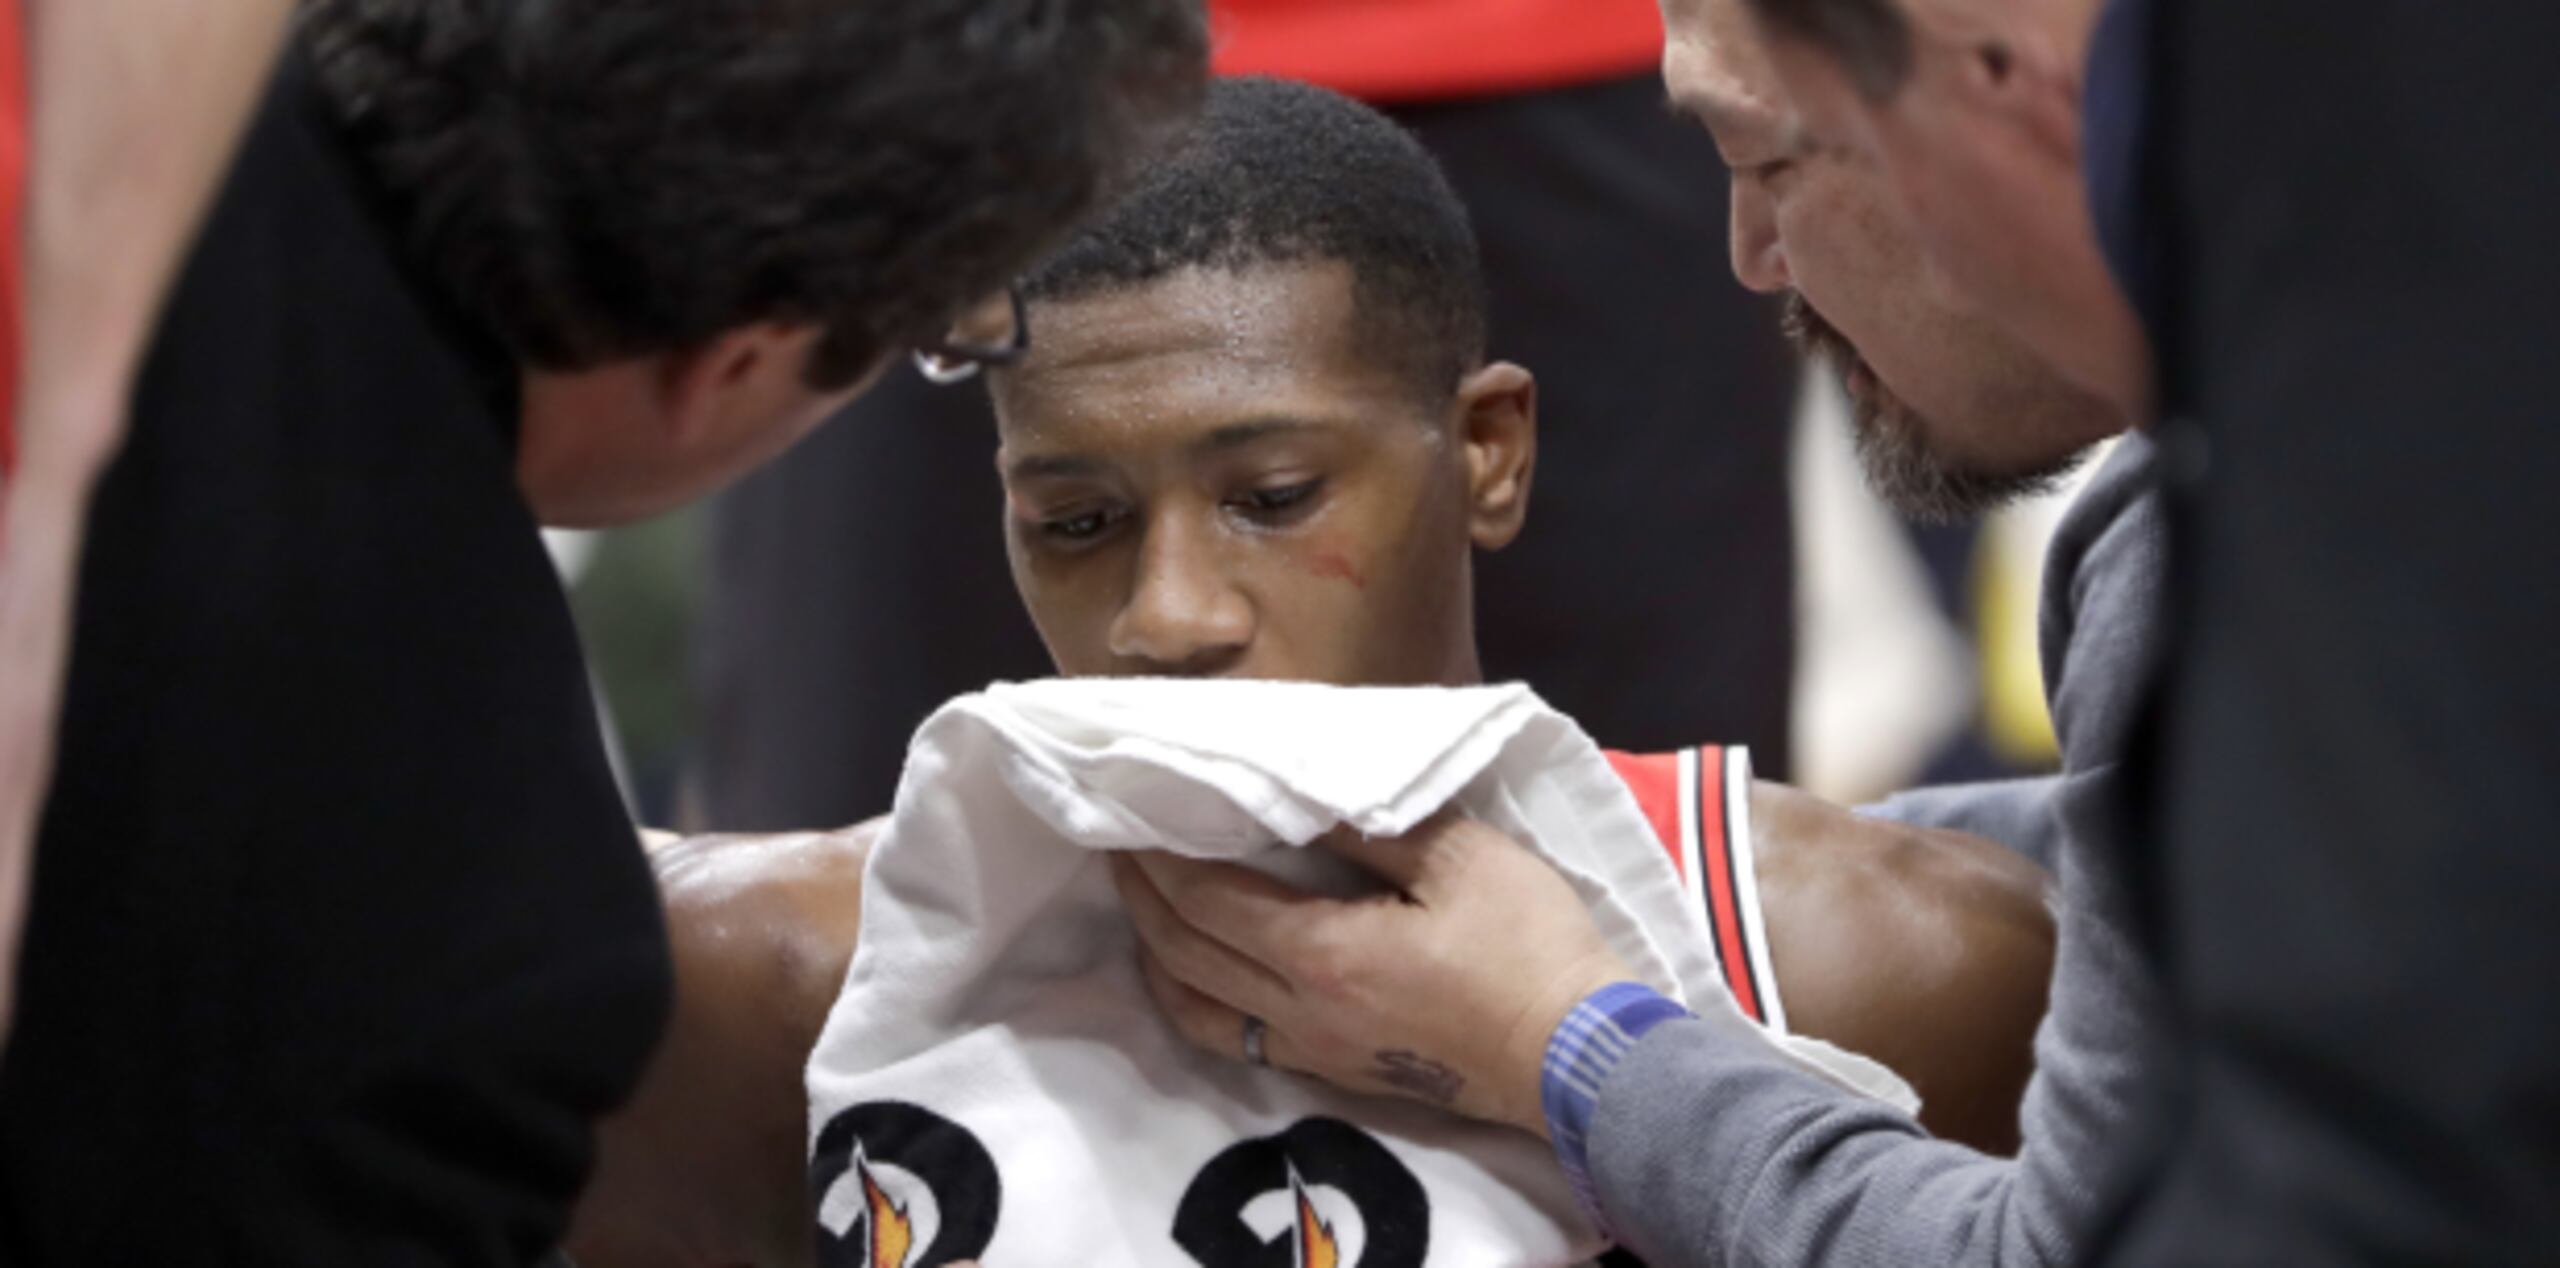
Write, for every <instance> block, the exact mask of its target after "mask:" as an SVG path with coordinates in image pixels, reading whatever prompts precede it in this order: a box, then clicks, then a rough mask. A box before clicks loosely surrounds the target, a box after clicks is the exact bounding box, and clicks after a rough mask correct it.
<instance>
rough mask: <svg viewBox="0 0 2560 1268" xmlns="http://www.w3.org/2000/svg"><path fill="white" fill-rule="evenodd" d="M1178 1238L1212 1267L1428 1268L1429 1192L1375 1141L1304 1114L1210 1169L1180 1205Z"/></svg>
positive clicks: (1235, 1147) (1221, 1156)
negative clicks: (1276, 1205)
mask: <svg viewBox="0 0 2560 1268" xmlns="http://www.w3.org/2000/svg"><path fill="white" fill-rule="evenodd" d="M1274 1197H1277V1198H1279V1199H1282V1201H1283V1203H1284V1205H1282V1207H1281V1209H1280V1210H1279V1211H1273V1210H1272V1209H1271V1207H1272V1199H1273V1198H1274ZM1257 1212H1258V1213H1257ZM1328 1212H1330V1213H1331V1214H1330V1217H1328V1215H1327V1213H1328ZM1275 1215H1276V1216H1278V1218H1277V1219H1275V1218H1273V1217H1274V1216H1275ZM1173 1242H1174V1244H1175V1245H1177V1246H1180V1247H1181V1248H1182V1250H1183V1252H1184V1253H1185V1254H1188V1255H1189V1256H1190V1257H1191V1259H1192V1261H1193V1262H1194V1263H1198V1264H1201V1265H1204V1268H1422V1264H1423V1262H1424V1261H1425V1260H1427V1259H1428V1258H1430V1254H1431V1198H1430V1195H1429V1194H1428V1193H1426V1192H1424V1190H1423V1188H1422V1182H1421V1181H1420V1180H1418V1179H1416V1178H1415V1177H1414V1174H1413V1172H1412V1171H1411V1170H1410V1169H1408V1168H1407V1167H1406V1166H1405V1165H1404V1163H1403V1162H1402V1161H1400V1160H1398V1159H1397V1157H1396V1156H1395V1153H1394V1152H1393V1151H1392V1150H1389V1149H1388V1148H1387V1147H1386V1145H1385V1143H1384V1142H1381V1141H1380V1140H1379V1139H1378V1138H1377V1137H1375V1136H1372V1135H1370V1134H1369V1133H1367V1132H1365V1131H1362V1130H1360V1129H1359V1128H1357V1127H1354V1126H1352V1125H1351V1124H1349V1123H1346V1122H1343V1121H1342V1120H1341V1119H1338V1118H1323V1117H1316V1118H1302V1119H1299V1120H1298V1121H1297V1122H1296V1123H1293V1124H1291V1125H1290V1127H1289V1128H1288V1130H1286V1131H1282V1132H1277V1133H1274V1134H1272V1135H1269V1136H1257V1137H1254V1138H1252V1139H1250V1140H1241V1141H1238V1142H1236V1143H1235V1144H1232V1145H1229V1146H1228V1147H1226V1148H1225V1149H1223V1150H1220V1151H1219V1152H1218V1154H1217V1156H1216V1157H1213V1158H1211V1159H1210V1160H1209V1161H1208V1163H1207V1164H1206V1165H1204V1166H1202V1167H1201V1168H1200V1171H1199V1173H1198V1174H1196V1175H1194V1176H1192V1177H1191V1184H1190V1187H1189V1188H1187V1189H1185V1190H1184V1191H1183V1194H1182V1201H1181V1203H1180V1204H1179V1205H1178V1206H1177V1207H1176V1209H1175V1211H1174V1215H1173Z"/></svg>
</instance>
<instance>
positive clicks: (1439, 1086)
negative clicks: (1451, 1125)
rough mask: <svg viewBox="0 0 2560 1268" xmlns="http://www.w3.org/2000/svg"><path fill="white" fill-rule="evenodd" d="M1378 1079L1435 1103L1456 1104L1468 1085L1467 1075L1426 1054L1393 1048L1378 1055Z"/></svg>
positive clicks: (1443, 1104)
mask: <svg viewBox="0 0 2560 1268" xmlns="http://www.w3.org/2000/svg"><path fill="white" fill-rule="evenodd" d="M1377 1062H1378V1068H1377V1070H1376V1074H1377V1077H1378V1081H1379V1082H1381V1083H1384V1084H1386V1085H1387V1086H1388V1087H1391V1088H1396V1089H1398V1090H1400V1091H1405V1092H1410V1093H1412V1094H1414V1095H1415V1096H1419V1097H1421V1098H1422V1099H1424V1100H1426V1101H1429V1102H1431V1103H1432V1104H1434V1105H1442V1106H1446V1105H1454V1104H1456V1103H1457V1101H1458V1093H1459V1092H1460V1091H1461V1090H1463V1089H1464V1088H1465V1087H1466V1086H1467V1079H1466V1076H1465V1075H1462V1074H1460V1073H1458V1072H1457V1071H1455V1070H1452V1069H1450V1068H1449V1067H1447V1066H1445V1065H1442V1064H1440V1063H1439V1062H1437V1061H1434V1060H1432V1059H1431V1058H1429V1057H1426V1056H1424V1055H1422V1054H1421V1053H1419V1052H1407V1051H1405V1050H1404V1049H1402V1048H1391V1049H1388V1050H1387V1051H1385V1052H1381V1053H1379V1054H1378V1056H1377Z"/></svg>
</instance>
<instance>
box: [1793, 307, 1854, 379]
mask: <svg viewBox="0 0 2560 1268" xmlns="http://www.w3.org/2000/svg"><path fill="white" fill-rule="evenodd" d="M1780 304H1781V307H1780V310H1779V313H1778V333H1780V334H1782V335H1785V336H1786V339H1787V342H1788V343H1791V344H1794V345H1795V349H1796V351H1798V352H1800V353H1803V354H1805V355H1806V356H1812V357H1820V358H1822V359H1824V360H1826V361H1829V362H1830V363H1831V364H1832V366H1833V368H1835V369H1837V370H1839V371H1840V372H1842V373H1844V374H1845V373H1847V372H1848V371H1849V369H1850V367H1852V366H1855V365H1860V364H1862V363H1863V361H1864V358H1861V357H1860V356H1859V355H1858V349H1857V348H1856V347H1855V346H1854V345H1852V344H1851V343H1850V342H1849V338H1848V336H1846V335H1843V334H1841V333H1840V329H1839V327H1837V326H1834V325H1832V324H1831V323H1830V322H1828V321H1826V320H1824V319H1823V316H1822V314H1821V313H1818V312H1815V311H1814V308H1813V305H1812V304H1811V303H1809V302H1807V301H1806V299H1805V297H1804V292H1802V291H1795V290H1791V291H1788V292H1787V293H1786V298H1785V299H1783V300H1782V301H1780Z"/></svg>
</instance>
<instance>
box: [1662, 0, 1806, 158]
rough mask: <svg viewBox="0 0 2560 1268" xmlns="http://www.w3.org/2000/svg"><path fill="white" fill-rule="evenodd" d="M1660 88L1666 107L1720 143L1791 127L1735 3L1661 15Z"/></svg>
mask: <svg viewBox="0 0 2560 1268" xmlns="http://www.w3.org/2000/svg"><path fill="white" fill-rule="evenodd" d="M1664 29H1665V37H1666V38H1665V41H1664V45H1663V65H1662V70H1663V83H1664V86H1665V88H1666V89H1667V90H1668V91H1669V93H1670V95H1671V101H1672V104H1673V105H1674V106H1677V107H1678V108H1679V109H1681V110H1682V111H1684V112H1686V113H1688V114H1690V115H1693V116H1695V117H1696V118H1697V119H1698V121H1699V122H1701V123H1704V124H1705V125H1707V127H1708V128H1709V129H1710V130H1712V131H1714V132H1715V133H1716V134H1717V136H1718V137H1719V138H1720V139H1731V137H1732V136H1735V135H1749V134H1757V133H1763V132H1782V131H1788V130H1792V129H1793V128H1794V126H1795V111H1794V109H1793V107H1792V106H1791V105H1790V103H1789V102H1788V101H1787V99H1786V95H1785V91H1784V89H1783V88H1782V87H1781V85H1780V83H1779V80H1778V75H1777V71H1776V69H1775V67H1773V66H1772V65H1771V64H1770V61H1769V56H1768V53H1767V51H1766V50H1765V48H1764V47H1763V46H1762V44H1761V43H1760V35H1759V32H1758V31H1757V30H1755V29H1754V28H1753V26H1752V23H1751V19H1750V15H1749V14H1747V13H1744V12H1743V11H1742V7H1741V4H1740V3H1739V0H1685V3H1677V4H1674V5H1672V6H1670V7H1669V8H1667V9H1666V11H1665V15H1664Z"/></svg>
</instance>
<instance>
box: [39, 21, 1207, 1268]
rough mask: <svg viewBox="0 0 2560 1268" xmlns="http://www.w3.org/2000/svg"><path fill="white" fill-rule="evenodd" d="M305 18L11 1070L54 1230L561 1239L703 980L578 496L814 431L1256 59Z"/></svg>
mask: <svg viewBox="0 0 2560 1268" xmlns="http://www.w3.org/2000/svg"><path fill="white" fill-rule="evenodd" d="M297 22H298V26H297V29H296V31H295V32H294V35H293V38H292V41H291V47H290V49H289V52H288V54H287V56H286V58H285V64H284V66H283V68H282V69H281V71H280V72H279V74H278V75H277V77H276V79H275V81H274V83H273V85H272V87H271V89H270V92H269V95H268V97H267V100H266V102H265V104H264V106H263V108H262V109H261V111H260V112H259V114H258V116H257V118H256V120H255V122H254V123H253V124H252V125H251V128H250V131H249V133H248V137H247V140H246V142H245V144H244V147H243V149H242V152H241V155H240V157H239V160H238V162H237V163H236V164H235V166H234V167H233V170H232V173H231V176H230V180H229V183H228V185H227V186H226V187H225V188H224V190H223V191H222V193H221V195H220V196H219V197H218V199H217V200H216V202H215V204H214V208H213V211H212V214H211V218H210V220H209V222H208V224H207V227H206V230H205V233H204V236H203V238H202V240H201V242H200V244H199V245H198V247H197V248H196V250H195V251H194V253H193V255H192V256H191V257H190V258H189V260H188V262H187V265H186V268H185V270H184V272H183V274H182V276H181V278H180V280H179V283H178V285H177V287H176V290H175V292H174V294H173V296H172V298H171V300H170V303H169V306H168V309H167V313H166V316H165V317H164V318H163V320H162V321H161V323H160V326H159V329H158V333H157V337H156V341H155V343H154V345H153V347H152V350H151V354H150V356H149V358H148V360H147V363H146V367H145V369H144V371H143V373H142V375H141V377H140V381H139V386H138V389H137V390H136V393H135V396H134V409H133V423H132V434H131V437H130V439H129V441H128V444H127V446H126V450H125V452H124V454H123V455H122V457H121V458H120V459H119V460H118V461H117V462H116V464H115V466H114V467H113V468H112V469H111V470H110V471H109V473H108V474H107V476H106V478H105V480H104V482H103V483H102V484H101V486H100V488H99V492H98V497H97V502H96V508H95V511H94V513H93V516H92V520H91V524H92V537H91V541H90V543H89V546H88V554H87V558H86V560H85V561H84V565H83V570H82V574H81V578H80V595H79V607H78V613H77V618H76V625H75V629H74V642H73V655H72V666H71V671H70V677H69V681H68V686H67V690H66V693H65V705H64V710H63V727H62V738H61V755H60V762H59V767H58V773H57V775H56V779H55V784H54V790H53V796H52V800H51V803H50V804H49V806H48V807H47V810H46V814H45V816H44V819H43V821H42V826H41V835H40V838H39V850H38V854H37V859H38V863H37V871H36V877H35V887H34V894H33V903H32V906H31V909H30V913H29V918H28V936H27V944H26V952H25V960H24V964H23V973H22V979H21V991H22V995H21V1002H20V1012H19V1016H18V1028H17V1033H16V1035H15V1036H14V1038H13V1041H12V1043H11V1046H10V1048H9V1050H8V1052H7V1054H6V1057H5V1064H4V1065H0V1261H5V1262H7V1263H9V1264H10V1265H12V1266H13V1268H16V1266H22V1265H23V1266H27V1268H42V1266H44V1265H54V1264H64V1265H71V1264H78V1265H89V1264H126V1263H132V1264H145V1263H147V1264H156V1265H182V1264H194V1263H211V1262H223V1263H255V1264H260V1265H298V1264H309V1265H330V1266H332V1268H335V1266H339V1265H351V1264H367V1265H370V1264H409V1263H437V1264H447V1265H466V1264H468V1265H481V1264H488V1265H514V1264H523V1263H527V1262H531V1261H533V1260H535V1259H536V1258H537V1257H539V1256H541V1255H544V1254H547V1253H549V1252H550V1250H551V1249H552V1247H553V1245H554V1244H555V1243H556V1241H557V1239H558V1238H559V1235H560V1233H561V1231H562V1229H563V1227H564V1225H565V1222H566V1219H567V1213H568V1205H569V1202H570V1200H571V1199H572V1197H573V1196H574V1195H575V1194H576V1192H577V1191H578V1189H579V1187H580V1186H581V1184H582V1183H583V1181H584V1179H585V1177H586V1173H587V1170H588V1168H589V1165H590V1159H591V1153H592V1134H593V1133H592V1123H593V1120H594V1119H595V1118H596V1117H597V1116H598V1115H600V1114H602V1113H603V1112H605V1111H606V1110H607V1109H609V1108H610V1107H612V1106H613V1105H614V1104H616V1103H617V1102H619V1101H620V1100H621V1099H622V1097H623V1096H624V1095H625V1094H626V1093H627V1092H628V1091H629V1089H630V1087H631V1086H632V1083H633V1081H634V1080H635V1079H636V1078H637V1076H638V1074H639V1071H640V1069H641V1068H642V1065H643V1063H644V1061H645V1059H646V1057H647V1055H648V1054H649V1052H650V1051H651V1049H652V1048H653V1046H654V1044H655V1042H656V1040H657V1037H658V1034H659V1031H660V1028H661V1026H662V1023H663V1020H664V1017H665V1013H666V1008H667V992H668V980H667V950H666V945H665V937H664V933H663V931H662V929H661V927H660V919H659V916H658V903H657V895H656V891H655V887H654V885H653V884H652V882H651V878H650V876H649V873H648V869H647V867H646V866H645V864H644V862H643V861H642V857H641V854H640V850H639V845H638V842H637V841H636V839H635V836H634V833H633V830H632V828H631V825H630V823H629V822H628V820H627V819H626V818H625V816H624V814H623V812H622V808H621V805H620V802H619V799H618V797H617V796H616V793H615V789H614V786H613V782H612V779H611V777H610V775H609V774H608V772H607V770H606V768H605V762H604V757H603V748H602V745H601V744H600V743H599V737H598V735H597V731H596V720H595V713H594V709H593V707H592V702H591V701H590V700H589V698H588V695H587V690H586V685H585V684H586V678H585V673H584V667H583V665H582V664H581V661H580V656H579V652H578V646H577V640H576V636H575V632H574V631H573V630H572V628H571V626H570V623H569V616H568V611H567V608H566V605H565V604H564V602H563V601H562V597H561V595H560V592H559V589H558V582H557V580H556V577H555V576H554V574H553V573H552V571H551V567H550V563H549V560H548V559H547V557H546V556H545V554H544V552H543V550H542V547H541V542H540V538H539V536H538V535H537V533H536V531H535V530H536V527H537V526H538V525H539V524H544V523H551V524H572V525H574V524H600V523H614V522H621V521H625V520H629V519H632V518H636V517H639V516H644V515H649V514H653V513H656V512H658V511H662V510H665V509H668V508H671V507H674V506H678V505H681V504H683V503H684V502H686V501H688V500H690V499H692V498H694V497H698V496H700V495H701V494H703V493H705V492H708V491H709V490H711V489H714V488H717V487H718V486H720V485H721V484H723V483H725V482H727V481H728V480H730V479H732V478H734V477H735V476H737V475H739V474H740V473H743V472H744V471H747V470H749V469H752V468H753V467H755V466H756V465H758V464H760V463H762V462H763V461H765V460H766V459H768V458H770V457H772V456H773V455H774V454H776V453H778V452H780V451H781V450H783V449H784V448H787V447H788V446H789V445H790V444H791V443H792V442H793V441H795V440H797V439H799V438H800V437H801V436H802V435H803V434H805V433H806V432H807V431H808V430H809V429H811V428H812V427H814V426H815V425H816V424H817V423H818V421H819V420H820V419H822V418H823V417H825V416H826V415H827V414H828V413H829V412H830V411H831V410H833V409H834V408H835V407H837V406H838V405H840V404H841V403H842V402H843V401H845V400H846V399H849V398H850V397H851V396H852V395H853V394H855V393H856V392H859V391H860V390H861V389H862V388H863V386H864V385H866V384H867V383H869V382H870V381H871V380H872V379H873V378H875V377H876V376H877V374H878V373H879V372H880V370H881V368H882V367H883V366H884V365H885V364H887V363H889V362H891V361H893V360H895V359H898V358H899V357H901V356H902V355H903V353H904V352H905V351H906V349H907V348H909V347H911V346H913V345H915V344H916V343H917V342H918V341H919V340H924V339H929V338H932V337H933V336H934V335H935V334H936V332H939V331H942V330H944V329H946V328H948V327H949V326H950V325H951V324H952V318H953V314H954V313H955V312H957V311H959V310H961V309H962V307H963V306H964V305H966V304H968V303H971V302H973V301H974V300H975V299H976V298H977V297H979V296H983V295H986V294H989V293H992V292H995V291H996V290H998V289H999V288H1000V287H1001V286H1002V284H1003V282H1004V279H1005V278H1007V277H1009V276H1011V275H1012V274H1013V273H1014V272H1015V271H1016V270H1017V269H1019V268H1020V267H1021V266H1022V265H1023V264H1024V263H1025V261H1026V260H1027V258H1028V257H1029V256H1030V255H1031V253H1032V252H1033V251H1035V250H1036V249H1037V248H1038V247H1039V246H1040V245H1041V244H1042V243H1044V242H1047V241H1051V240H1054V238H1055V237H1056V236H1057V235H1058V234H1059V233H1060V232H1061V231H1062V230H1064V229H1065V228H1066V227H1067V226H1068V225H1069V224H1070V223H1071V222H1072V221H1073V219H1074V218H1075V217H1076V216H1077V215H1078V214H1079V213H1080V212H1081V211H1082V210H1083V209H1084V208H1085V207H1086V206H1087V205H1088V204H1089V203H1090V202H1091V201H1093V200H1094V199H1095V198H1097V197H1098V196H1100V194H1101V193H1102V191H1103V190H1104V189H1105V188H1106V187H1107V186H1108V185H1109V184H1110V183H1111V182H1112V181H1113V180H1114V179H1115V178H1116V176H1117V175H1118V174H1119V173H1121V172H1123V171H1125V170H1126V168H1127V167H1128V166H1129V164H1130V163H1131V162H1132V161H1133V160H1134V159H1135V157H1136V155H1137V154H1139V153H1140V152H1141V151H1142V150H1143V148H1144V147H1145V145H1146V144H1147V143H1148V141H1149V140H1150V138H1151V137H1152V136H1153V135H1154V134H1155V133H1156V132H1157V131H1158V130H1159V129H1161V128H1162V127H1163V126H1165V125H1167V124H1168V123H1170V122H1171V121H1173V120H1174V119H1176V118H1178V117H1180V116H1182V115H1183V114H1185V113H1187V111H1188V110H1189V108H1190V107H1191V105H1192V104H1193V103H1194V101H1195V100H1196V97H1197V94H1198V91H1199V86H1200V82H1201V77H1202V62H1203V59H1204V56H1205V50H1204V42H1205V41H1204V38H1203V33H1202V31H1201V29H1200V22H1199V19H1198V15H1197V14H1196V12H1194V11H1193V9H1192V7H1191V6H1190V5H1188V4H1186V3H1183V2H1182V0H1063V2H1062V3H1056V4H1044V5H1038V6H1026V5H1011V4H1002V3H998V4H987V5H967V6H953V5H949V4H945V3H941V2H940V0H875V2H873V3H866V4H861V5H836V4H826V5H810V4H803V3H798V2H797V0H743V2H742V3H727V4H718V5H702V4H690V3H679V2H677V0H550V2H549V3H544V4H504V5H487V4H478V3H466V2H464V0H319V2H317V3H313V4H307V5H304V6H302V7H301V8H300V9H299V11H298V18H297ZM968 324H969V323H965V322H964V323H963V325H964V326H965V325H968ZM1016 337H1018V336H1016ZM972 338H973V337H972V336H968V335H966V334H964V335H963V336H961V337H959V338H958V339H957V340H955V341H954V342H955V346H957V347H960V348H968V347H973V346H976V345H975V344H974V343H973V342H972ZM1009 341H1010V337H1000V338H998V339H997V340H996V342H995V344H994V345H993V346H992V347H991V348H982V349H980V350H981V351H990V350H995V349H1000V348H1001V347H1003V346H1005V345H1006V344H1007V343H1008V342H1009ZM138 1160H148V1161H147V1162H146V1163H142V1164H141V1165H140V1166H137V1162H138Z"/></svg>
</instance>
